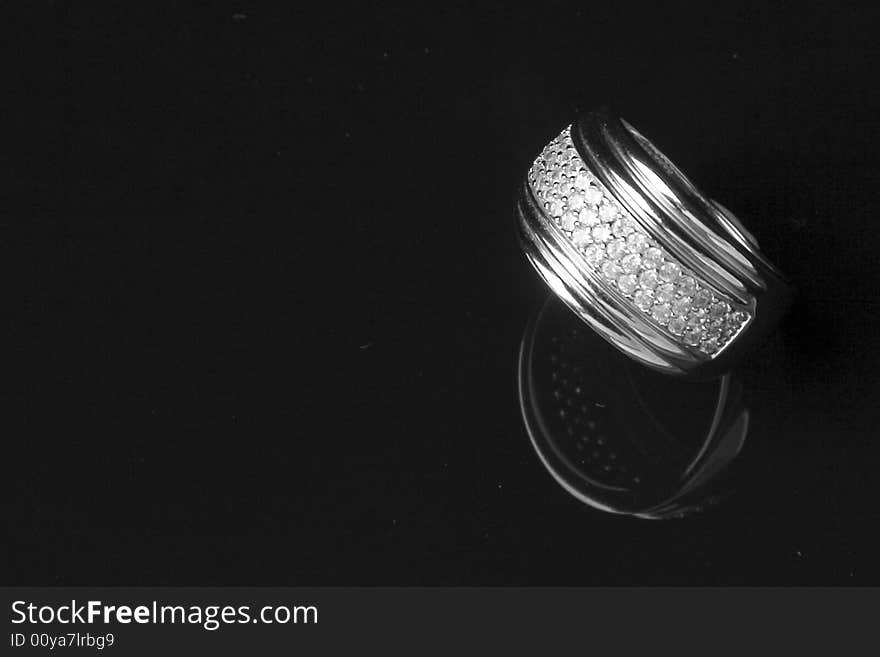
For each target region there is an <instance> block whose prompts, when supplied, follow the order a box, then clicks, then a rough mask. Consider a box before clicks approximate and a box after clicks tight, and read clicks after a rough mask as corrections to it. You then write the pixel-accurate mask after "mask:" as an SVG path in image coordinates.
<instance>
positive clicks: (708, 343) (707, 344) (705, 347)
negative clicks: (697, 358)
mask: <svg viewBox="0 0 880 657" xmlns="http://www.w3.org/2000/svg"><path fill="white" fill-rule="evenodd" d="M700 349H701V350H702V351H705V352H706V353H707V354H714V353H715V352H716V351H718V338H716V337H711V338H707V339H706V340H704V341H703V343H702V344H701V345H700Z"/></svg>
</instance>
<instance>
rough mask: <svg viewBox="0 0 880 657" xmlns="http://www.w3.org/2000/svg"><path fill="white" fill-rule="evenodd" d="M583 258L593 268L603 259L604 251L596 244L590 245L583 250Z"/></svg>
mask: <svg viewBox="0 0 880 657" xmlns="http://www.w3.org/2000/svg"><path fill="white" fill-rule="evenodd" d="M584 258H586V260H587V262H588V263H589V264H591V265H593V266H594V267H595V266H596V265H598V264H599V263H600V262H602V261H603V260H604V259H605V249H603V248H602V247H601V246H600V245H598V244H590V246H588V247H587V248H586V249H584Z"/></svg>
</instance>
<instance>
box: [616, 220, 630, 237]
mask: <svg viewBox="0 0 880 657" xmlns="http://www.w3.org/2000/svg"><path fill="white" fill-rule="evenodd" d="M633 230H634V229H633V227H632V225H631V224H630V223H629V221H627V220H626V219H617V220H616V221H615V222H614V223H613V224H611V232H613V233H614V234H615V235H617V236H618V237H626V236H627V235H629V234H630V233H631V232H633Z"/></svg>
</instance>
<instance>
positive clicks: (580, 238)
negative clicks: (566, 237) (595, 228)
mask: <svg viewBox="0 0 880 657" xmlns="http://www.w3.org/2000/svg"><path fill="white" fill-rule="evenodd" d="M571 241H572V242H574V243H575V246H586V245H587V244H589V243H590V242H592V241H593V240H592V238H591V237H590V229H589V228H575V229H574V232H573V233H572V234H571Z"/></svg>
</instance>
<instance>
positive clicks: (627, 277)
mask: <svg viewBox="0 0 880 657" xmlns="http://www.w3.org/2000/svg"><path fill="white" fill-rule="evenodd" d="M637 285H638V283H637V282H636V277H635V276H633V275H632V274H624V275H623V276H621V277H620V278H618V279H617V287H619V288H620V291H621V292H623V293H624V294H632V293H633V292H635V290H636V286H637Z"/></svg>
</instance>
